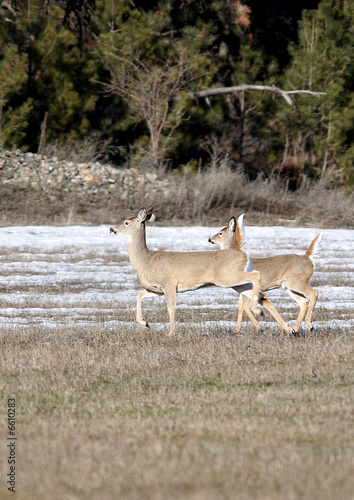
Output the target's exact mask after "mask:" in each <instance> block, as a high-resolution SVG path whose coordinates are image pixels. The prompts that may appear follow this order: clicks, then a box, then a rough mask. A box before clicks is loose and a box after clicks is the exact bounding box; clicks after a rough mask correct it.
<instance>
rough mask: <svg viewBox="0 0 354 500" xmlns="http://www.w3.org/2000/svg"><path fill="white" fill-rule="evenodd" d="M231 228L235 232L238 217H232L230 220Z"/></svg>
mask: <svg viewBox="0 0 354 500" xmlns="http://www.w3.org/2000/svg"><path fill="white" fill-rule="evenodd" d="M229 230H230V231H231V232H232V233H234V232H235V231H236V219H235V217H231V219H230V220H229Z"/></svg>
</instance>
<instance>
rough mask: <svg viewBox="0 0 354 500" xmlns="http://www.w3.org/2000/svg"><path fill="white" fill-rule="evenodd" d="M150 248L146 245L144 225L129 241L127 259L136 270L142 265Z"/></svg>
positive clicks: (147, 256)
mask: <svg viewBox="0 0 354 500" xmlns="http://www.w3.org/2000/svg"><path fill="white" fill-rule="evenodd" d="M150 253H151V252H150V250H149V249H148V248H147V246H146V236H145V225H144V227H143V228H142V230H141V231H139V232H138V233H137V234H135V235H134V237H133V238H132V239H131V241H130V242H129V259H130V262H131V263H132V266H133V267H134V269H135V270H136V271H139V269H140V268H142V267H144V266H145V264H146V262H147V260H148V258H149V255H150Z"/></svg>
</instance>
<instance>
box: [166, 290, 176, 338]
mask: <svg viewBox="0 0 354 500" xmlns="http://www.w3.org/2000/svg"><path fill="white" fill-rule="evenodd" d="M165 295H166V302H167V309H168V314H169V315H170V330H169V332H168V337H171V336H172V335H174V333H175V308H176V288H175V287H172V286H171V287H169V288H166V289H165Z"/></svg>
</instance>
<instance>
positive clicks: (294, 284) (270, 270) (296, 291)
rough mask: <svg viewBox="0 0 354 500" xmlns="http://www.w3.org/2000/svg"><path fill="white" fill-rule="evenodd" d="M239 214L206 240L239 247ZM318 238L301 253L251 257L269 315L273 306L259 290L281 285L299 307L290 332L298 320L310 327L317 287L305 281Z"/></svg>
mask: <svg viewBox="0 0 354 500" xmlns="http://www.w3.org/2000/svg"><path fill="white" fill-rule="evenodd" d="M243 216H244V215H241V216H240V217H239V218H238V221H237V223H236V220H235V217H231V219H230V220H229V224H228V226H227V227H224V228H223V229H222V230H221V231H219V232H218V233H217V234H215V235H214V236H212V237H211V238H209V242H210V243H214V244H218V245H220V247H221V248H222V249H227V248H235V249H237V250H240V249H242V247H243V245H244V225H243ZM322 238H323V233H320V234H319V235H318V236H316V238H315V239H314V240H313V241H312V243H311V244H310V246H309V247H308V249H307V251H306V253H305V255H296V254H283V255H277V256H274V257H267V258H263V259H252V263H253V266H254V269H256V270H257V271H259V272H260V273H261V294H260V303H261V304H262V305H264V307H265V308H266V309H268V310H269V311H270V312H271V314H273V309H274V310H275V311H276V309H275V308H274V306H273V305H272V303H271V302H270V300H269V299H268V298H267V297H265V296H264V295H263V294H262V292H267V291H269V290H273V289H276V288H283V289H284V290H286V292H287V293H288V294H289V295H290V297H292V298H293V299H294V300H295V301H296V302H297V303H298V304H299V307H300V310H299V314H298V317H297V319H296V322H295V325H294V327H293V329H292V332H293V333H297V332H298V331H299V328H300V325H301V323H302V321H305V323H306V325H307V326H308V328H309V330H310V331H312V330H313V324H312V321H311V316H312V311H313V309H314V307H315V305H316V302H317V297H318V290H315V289H314V288H312V287H311V286H310V285H309V281H310V279H311V277H312V275H313V273H314V270H315V265H314V262H313V258H314V257H315V255H316V254H317V252H318V249H319V246H320V244H321V242H322ZM247 300H248V299H247V297H245V296H243V295H241V296H240V302H239V310H238V318H237V327H236V328H238V329H239V328H240V325H241V321H242V311H243V307H244V302H245V301H247ZM276 312H277V311H276ZM273 316H274V314H273ZM274 317H275V316H274ZM275 318H276V317H275ZM276 319H277V318H276ZM277 321H278V319H277ZM282 321H283V320H282ZM278 323H279V321H278ZM279 324H281V323H279ZM281 326H282V325H281ZM288 328H289V327H288ZM287 331H288V330H287Z"/></svg>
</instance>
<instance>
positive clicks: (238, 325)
mask: <svg viewBox="0 0 354 500" xmlns="http://www.w3.org/2000/svg"><path fill="white" fill-rule="evenodd" d="M242 313H243V295H242V293H241V294H240V298H239V301H238V314H237V323H236V327H235V333H238V332H239V331H240V330H241V323H242Z"/></svg>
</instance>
